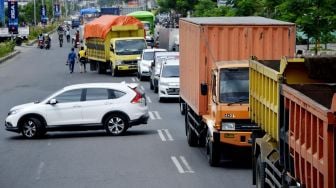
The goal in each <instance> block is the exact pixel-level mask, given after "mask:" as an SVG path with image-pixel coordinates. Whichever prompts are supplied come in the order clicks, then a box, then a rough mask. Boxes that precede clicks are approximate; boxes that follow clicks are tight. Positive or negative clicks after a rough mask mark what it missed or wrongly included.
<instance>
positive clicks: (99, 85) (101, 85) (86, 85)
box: [63, 82, 127, 90]
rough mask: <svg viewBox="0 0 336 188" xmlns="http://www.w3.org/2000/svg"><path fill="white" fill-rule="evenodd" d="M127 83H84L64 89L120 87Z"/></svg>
mask: <svg viewBox="0 0 336 188" xmlns="http://www.w3.org/2000/svg"><path fill="white" fill-rule="evenodd" d="M125 85H127V83H125V82H120V83H109V82H102V83H82V84H74V85H69V86H65V87H64V88H63V89H65V90H69V89H81V88H110V87H116V86H117V87H120V86H125Z"/></svg>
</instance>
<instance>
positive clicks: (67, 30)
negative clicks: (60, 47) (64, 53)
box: [65, 28, 70, 43]
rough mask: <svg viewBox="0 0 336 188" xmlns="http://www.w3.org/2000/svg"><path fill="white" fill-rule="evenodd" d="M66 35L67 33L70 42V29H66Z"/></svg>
mask: <svg viewBox="0 0 336 188" xmlns="http://www.w3.org/2000/svg"><path fill="white" fill-rule="evenodd" d="M65 35H66V38H67V42H68V43H69V42H70V29H68V28H67V29H66V30H65Z"/></svg>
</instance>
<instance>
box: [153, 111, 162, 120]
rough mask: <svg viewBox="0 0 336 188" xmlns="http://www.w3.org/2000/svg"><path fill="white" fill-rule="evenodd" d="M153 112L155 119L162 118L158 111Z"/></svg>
mask: <svg viewBox="0 0 336 188" xmlns="http://www.w3.org/2000/svg"><path fill="white" fill-rule="evenodd" d="M154 114H155V115H156V117H157V119H162V118H161V116H160V114H159V112H158V111H154Z"/></svg>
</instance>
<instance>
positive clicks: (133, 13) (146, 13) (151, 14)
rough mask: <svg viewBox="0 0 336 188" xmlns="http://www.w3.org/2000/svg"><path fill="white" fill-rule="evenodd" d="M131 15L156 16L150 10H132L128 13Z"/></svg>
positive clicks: (138, 16)
mask: <svg viewBox="0 0 336 188" xmlns="http://www.w3.org/2000/svg"><path fill="white" fill-rule="evenodd" d="M127 15H129V16H134V17H137V18H143V17H154V14H153V13H151V12H148V11H136V12H132V13H129V14H127Z"/></svg>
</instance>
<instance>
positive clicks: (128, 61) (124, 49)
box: [110, 37, 147, 74]
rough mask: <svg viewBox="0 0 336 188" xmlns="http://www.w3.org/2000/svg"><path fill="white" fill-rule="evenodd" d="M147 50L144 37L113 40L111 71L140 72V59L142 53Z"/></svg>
mask: <svg viewBox="0 0 336 188" xmlns="http://www.w3.org/2000/svg"><path fill="white" fill-rule="evenodd" d="M146 48H147V45H146V41H145V39H144V38H143V37H126V38H113V39H111V46H110V62H111V71H113V72H114V74H115V73H117V72H118V71H131V72H136V71H137V70H138V66H137V63H138V59H139V58H140V55H141V54H142V51H143V50H144V49H146Z"/></svg>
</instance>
